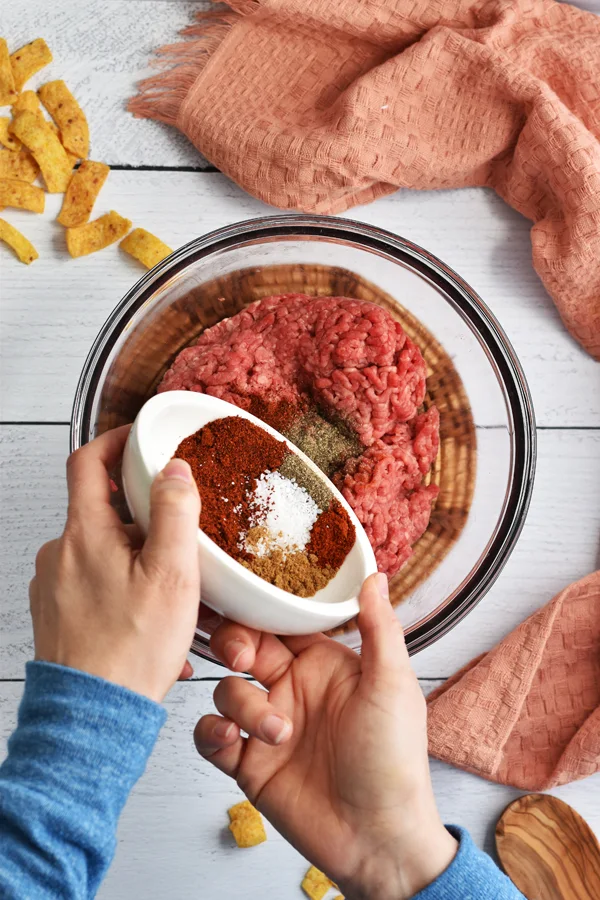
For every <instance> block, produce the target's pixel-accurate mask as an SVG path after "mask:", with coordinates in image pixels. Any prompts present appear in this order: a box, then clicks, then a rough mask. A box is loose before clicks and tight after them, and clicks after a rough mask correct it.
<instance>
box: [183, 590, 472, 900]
mask: <svg viewBox="0 0 600 900" xmlns="http://www.w3.org/2000/svg"><path fill="white" fill-rule="evenodd" d="M358 626H359V629H360V633H361V637H362V655H361V656H358V655H357V654H356V653H354V652H353V651H352V650H349V649H348V648H347V647H344V646H342V645H341V644H339V643H337V642H334V641H332V640H330V639H328V638H326V637H325V636H323V635H313V636H311V637H293V638H281V639H279V638H277V637H275V636H274V635H270V634H260V633H258V632H256V631H251V630H249V629H247V628H243V627H242V626H240V625H236V624H234V623H232V622H225V623H224V624H222V625H220V626H219V627H218V628H217V629H216V631H215V633H214V634H213V637H212V639H211V648H212V650H213V652H214V653H215V654H216V655H217V656H218V658H219V659H221V660H222V661H223V662H225V663H226V664H227V665H228V666H229V667H230V668H232V669H233V670H234V671H247V672H249V673H250V674H251V675H252V676H253V677H254V678H256V680H257V681H259V682H260V683H261V684H262V685H264V687H265V688H266V689H267V691H268V693H267V692H265V691H262V690H261V689H260V688H259V687H257V686H256V685H253V684H251V683H249V682H248V681H246V680H245V679H241V678H235V677H228V678H225V679H223V681H221V682H220V683H219V685H218V687H217V689H216V690H215V694H214V699H215V705H216V707H217V710H218V711H219V713H220V714H221V716H216V715H207V716H204V717H203V718H202V719H200V721H199V722H198V724H197V726H196V729H195V732H194V739H195V742H196V747H197V749H198V752H199V753H200V754H201V755H202V756H204V757H205V758H206V759H208V760H210V762H211V763H213V765H215V766H216V767H217V768H218V769H221V770H222V771H223V772H225V773H226V774H227V775H230V776H231V777H232V778H235V779H236V781H237V783H238V784H239V786H240V787H241V789H242V790H243V791H244V792H245V793H246V795H247V796H248V797H249V799H250V800H251V802H252V803H254V804H255V806H256V807H257V808H258V809H259V810H260V811H261V812H263V813H264V814H265V816H266V817H267V818H268V819H269V820H270V821H271V822H272V823H273V824H274V825H275V827H276V828H277V829H278V831H280V832H281V834H283V835H284V836H285V837H286V838H287V839H288V840H289V841H290V842H291V843H292V844H293V845H294V846H295V847H296V848H297V849H298V850H299V851H300V852H301V853H302V854H303V855H304V856H306V857H307V859H309V860H310V861H311V862H312V863H314V864H315V865H316V866H318V867H319V868H320V869H322V870H323V871H324V872H326V873H327V875H329V877H330V878H331V879H332V880H334V881H335V882H336V883H337V884H338V885H339V886H340V888H341V889H342V891H343V892H344V894H345V895H346V897H347V898H349V900H359V898H360V900H363V898H365V900H366V898H368V900H372V898H377V900H387V898H389V900H403V898H408V897H412V896H413V895H414V894H415V893H417V892H418V891H419V890H422V889H423V888H424V887H425V886H426V885H428V884H430V883H431V882H432V881H434V880H435V879H436V878H437V877H438V876H439V875H440V874H441V873H442V872H443V871H444V870H445V869H446V868H447V867H448V865H449V864H450V862H451V861H452V859H453V857H454V855H455V853H456V848H457V844H456V841H455V840H454V838H453V837H452V836H451V835H450V834H449V833H448V832H447V831H446V829H445V828H444V826H443V825H442V823H441V821H440V818H439V814H438V812H437V809H436V805H435V800H434V797H433V790H432V786H431V780H430V774H429V762H428V757H427V722H426V706H425V700H424V698H423V695H422V693H421V690H420V688H419V684H418V682H417V679H416V677H415V675H414V674H413V672H412V669H411V666H410V662H409V658H408V653H407V650H406V645H405V643H404V635H403V633H402V628H401V626H400V624H399V622H398V620H397V619H396V616H395V615H394V612H393V610H392V607H391V606H390V603H389V599H388V595H387V579H386V578H385V576H382V575H376V576H372V577H371V578H369V579H368V580H367V581H366V582H365V585H364V586H363V590H362V593H361V598H360V615H359V617H358ZM240 730H242V731H245V732H247V734H248V737H247V738H244V737H242V736H241V734H240Z"/></svg>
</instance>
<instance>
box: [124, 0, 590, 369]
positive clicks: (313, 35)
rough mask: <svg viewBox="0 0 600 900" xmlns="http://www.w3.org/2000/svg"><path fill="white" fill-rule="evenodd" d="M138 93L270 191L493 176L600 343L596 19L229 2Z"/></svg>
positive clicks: (374, 188)
mask: <svg viewBox="0 0 600 900" xmlns="http://www.w3.org/2000/svg"><path fill="white" fill-rule="evenodd" d="M227 3H228V5H229V7H230V8H231V11H229V12H225V13H223V14H218V13H215V12H212V13H201V14H200V16H199V22H198V24H196V25H194V26H192V27H191V28H188V29H187V30H186V31H185V32H184V34H185V35H186V36H187V38H188V40H187V41H183V42H181V43H179V44H175V45H173V46H170V47H163V48H162V50H160V51H159V54H160V58H161V60H162V62H163V63H164V64H165V66H167V67H170V68H166V70H165V71H162V72H160V73H159V74H157V75H155V76H154V77H152V78H149V79H147V80H146V81H145V82H143V83H142V85H141V93H140V95H139V96H138V97H136V98H135V99H134V100H133V101H131V103H130V109H131V110H132V111H133V112H134V113H135V114H136V115H138V116H145V117H152V118H155V119H160V120H161V121H163V122H168V123H169V124H171V125H176V126H177V127H178V128H180V129H181V131H183V132H184V133H185V134H186V135H187V136H188V137H189V138H190V139H191V140H192V141H193V142H194V144H195V145H196V147H197V148H198V149H199V150H200V151H201V152H202V153H203V154H204V155H205V156H206V157H207V158H208V159H209V160H210V161H211V162H212V163H214V164H215V165H216V166H218V167H219V169H221V170H222V171H223V172H225V173H226V174H227V175H229V176H230V177H231V178H233V179H234V180H235V181H237V182H238V184H240V185H241V186H242V187H243V188H245V189H246V190H247V191H249V192H250V193H251V194H254V195H255V196H256V197H259V198H260V199H262V200H265V201H266V202H267V203H271V204H273V205H274V206H279V207H285V208H290V209H300V210H303V211H311V212H320V213H336V212H342V211H343V210H346V209H348V208H349V207H351V206H353V205H354V204H357V203H367V202H368V201H370V200H373V199H375V198H376V197H380V196H382V195H383V194H389V193H391V192H392V191H395V190H396V189H397V188H400V187H410V188H449V187H463V186H467V185H486V186H489V187H493V188H494V189H495V190H496V191H497V192H498V194H499V195H500V196H501V197H503V198H504V199H505V200H506V202H507V203H510V205H511V206H513V207H514V208H515V209H517V210H519V212H521V213H523V214H524V215H525V216H527V217H528V218H529V219H531V220H533V222H534V225H533V228H532V231H531V239H532V244H533V260H534V264H535V267H536V269H537V271H538V273H539V275H540V277H541V279H542V281H543V282H544V285H545V286H546V288H547V290H548V291H549V293H550V294H551V295H552V297H553V298H554V300H555V302H556V305H557V307H558V309H559V312H560V314H561V316H562V318H563V320H564V322H565V325H566V326H567V328H568V329H569V330H570V331H571V333H572V334H573V336H574V337H575V338H576V339H577V340H578V341H579V342H580V343H581V344H582V345H583V346H584V347H585V348H586V349H587V350H588V351H589V352H590V353H591V354H592V355H594V356H596V357H597V358H600V143H599V138H600V16H596V15H594V14H593V13H590V12H583V11H582V10H579V9H576V8H574V7H572V6H568V5H566V4H562V3H556V2H555V0H489V2H485V0H484V2H473V0H227Z"/></svg>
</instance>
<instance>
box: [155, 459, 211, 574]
mask: <svg viewBox="0 0 600 900" xmlns="http://www.w3.org/2000/svg"><path fill="white" fill-rule="evenodd" d="M199 519H200V495H199V494H198V488H197V487H196V483H195V481H194V479H193V477H192V470H191V469H190V467H189V465H188V464H187V463H186V462H184V461H183V460H182V459H171V460H169V462H168V463H167V465H166V466H165V468H164V469H163V470H162V472H159V473H158V475H157V476H156V478H155V479H154V482H153V484H152V489H151V491H150V527H149V529H148V537H147V538H146V541H145V543H144V546H143V548H142V552H141V562H142V565H143V566H145V567H150V568H151V569H153V570H156V569H158V570H159V571H163V572H172V571H174V570H175V571H180V572H188V571H189V569H190V566H194V567H195V569H197V567H198V543H197V532H198V524H199Z"/></svg>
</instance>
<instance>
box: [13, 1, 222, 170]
mask: <svg viewBox="0 0 600 900" xmlns="http://www.w3.org/2000/svg"><path fill="white" fill-rule="evenodd" d="M207 5H208V3H207V2H204V3H202V2H200V3H199V2H193V0H176V2H172V3H169V2H165V0H155V2H153V0H125V2H123V0H85V2H83V3H78V2H76V0H62V2H53V3H48V2H46V0H27V2H23V3H8V2H3V3H2V26H1V27H2V33H3V35H5V36H6V39H7V41H8V43H9V49H10V52H11V53H12V52H13V50H15V49H17V47H20V46H21V45H22V44H25V43H27V42H28V41H31V40H33V38H35V37H43V38H44V39H45V40H46V42H47V43H48V45H49V47H50V49H51V51H52V54H53V56H54V61H53V62H52V63H51V64H50V65H49V66H46V67H45V68H44V69H42V70H41V71H40V72H38V73H37V74H36V75H35V76H34V77H33V78H31V80H30V81H29V82H28V83H27V87H32V88H35V89H37V88H38V87H39V85H40V84H43V83H44V82H45V81H50V80H52V79H54V78H63V79H64V80H65V81H66V82H67V84H68V85H69V87H70V88H71V90H72V91H73V93H74V94H75V96H76V97H77V99H78V100H79V102H80V104H81V106H82V107H83V109H84V110H85V113H86V116H87V118H88V121H89V124H90V137H91V145H90V148H91V149H90V157H91V158H92V159H99V160H102V161H103V162H105V163H108V164H110V165H126V166H141V165H146V166H193V167H194V168H202V167H205V166H206V165H207V162H206V160H205V159H203V157H201V156H200V154H199V153H198V151H197V150H196V149H195V147H193V146H192V144H190V142H189V141H188V140H187V138H185V137H184V136H183V135H182V134H181V132H179V131H177V130H176V129H175V128H169V127H168V126H166V125H162V124H160V123H159V122H151V121H149V120H144V119H134V118H133V116H132V115H131V114H130V113H128V112H127V110H126V108H125V107H126V103H127V100H128V99H129V98H130V97H132V96H134V95H135V93H136V84H137V82H138V81H140V80H141V79H142V78H145V77H147V76H148V75H152V74H154V72H153V70H152V68H151V67H150V65H149V62H150V59H151V57H152V55H153V52H154V50H155V49H156V48H157V47H160V46H162V45H164V44H172V43H174V42H175V41H177V40H179V32H180V31H181V29H182V28H185V27H186V26H187V25H189V24H190V23H192V22H193V20H194V14H195V13H196V12H197V11H198V10H200V9H201V8H203V7H206V6H207Z"/></svg>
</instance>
